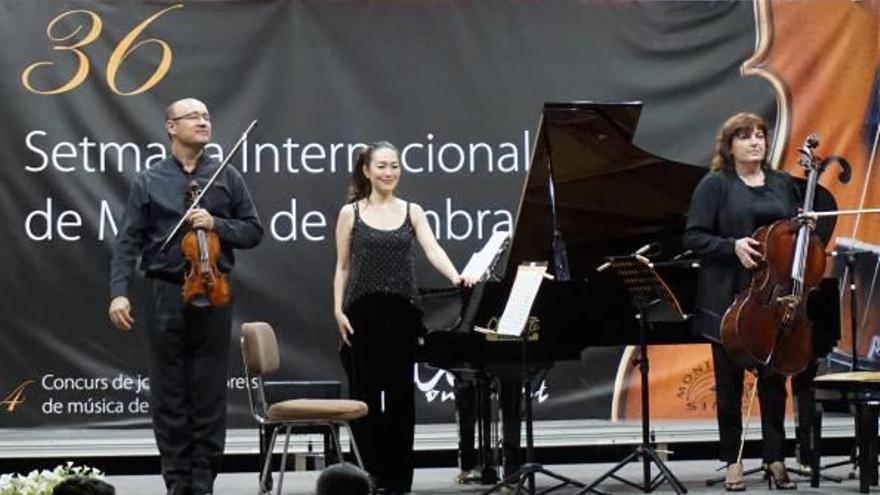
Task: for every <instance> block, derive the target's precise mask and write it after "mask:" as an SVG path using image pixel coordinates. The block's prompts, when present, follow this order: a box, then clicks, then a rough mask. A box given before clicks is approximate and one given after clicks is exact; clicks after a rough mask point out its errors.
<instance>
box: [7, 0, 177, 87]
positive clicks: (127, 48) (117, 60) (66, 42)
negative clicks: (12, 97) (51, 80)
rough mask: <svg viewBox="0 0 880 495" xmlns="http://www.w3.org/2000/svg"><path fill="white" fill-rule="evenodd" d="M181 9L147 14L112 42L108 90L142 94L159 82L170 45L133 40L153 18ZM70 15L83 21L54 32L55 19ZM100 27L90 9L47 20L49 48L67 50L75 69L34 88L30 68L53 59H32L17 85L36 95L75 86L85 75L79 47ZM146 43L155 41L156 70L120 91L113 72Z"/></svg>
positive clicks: (85, 60)
mask: <svg viewBox="0 0 880 495" xmlns="http://www.w3.org/2000/svg"><path fill="white" fill-rule="evenodd" d="M180 8H183V4H177V5H172V6H171V7H168V8H166V9H164V10H161V11H159V12H156V13H155V14H153V15H151V16H150V17H148V18H147V19H145V20H144V21H143V22H141V23H140V24H138V25H137V26H135V27H134V28H133V29H132V30H131V31H129V32H128V34H126V35H125V37H123V38H122V39H121V40H120V41H119V44H118V45H116V48H114V49H113V53H111V54H110V59H109V60H107V85H108V86H110V89H111V90H113V92H114V93H116V94H118V95H123V96H131V95H137V94H140V93H143V92H144V91H147V90H148V89H150V88H152V87H153V86H155V85H156V84H157V83H158V82H159V81H161V80H162V78H163V77H165V74H167V73H168V70H169V69H170V68H171V59H172V58H173V56H172V54H171V47H170V46H169V45H168V43H166V42H165V41H163V40H160V39H156V38H148V39H145V40H141V41H137V42H136V40H137V38H138V36H140V34H141V33H142V32H143V31H144V29H146V28H147V26H149V25H150V24H151V23H152V22H153V21H155V20H156V19H158V18H159V17H161V16H162V15H164V14H165V13H166V12H169V11H171V10H175V9H180ZM74 16H85V20H84V21H83V22H82V23H80V24H78V25H77V26H76V27H75V28H74V29H73V30H72V31H71V32H70V33H68V34H56V33H55V32H54V31H56V29H55V26H56V25H57V24H58V22H59V21H61V20H62V19H65V18H68V17H74ZM102 27H103V21H102V20H101V17H100V16H98V14H96V13H94V12H92V11H91V10H70V11H67V12H64V13H62V14H59V15H58V16H56V17H55V18H54V19H52V20H51V21H50V22H49V25H48V26H47V27H46V35H47V36H48V37H49V39H50V40H52V41H54V42H55V43H56V45H55V46H54V47H52V49H53V50H56V51H60V52H71V53H73V55H75V56H76V62H77V63H76V66H75V68H76V72H75V73H74V74H73V76H72V77H71V78H70V80H68V81H67V82H66V83H64V84H62V85H61V86H59V87H57V88H55V89H45V90H41V89H37V88H35V87H34V86H33V84H31V76H32V75H33V73H34V71H35V70H37V69H39V68H40V67H45V66H52V65H55V62H49V61H44V62H36V63H33V64H31V65H28V66H27V67H25V69H24V70H23V71H22V72H21V84H22V85H23V86H24V87H25V88H27V89H28V91H30V92H32V93H37V94H40V95H57V94H61V93H66V92H68V91H71V90H73V89H75V88H76V87H77V86H79V85H80V84H82V83H83V81H85V80H86V78H87V77H88V76H89V59H88V57H86V54H85V53H84V52H83V51H82V48H83V47H85V46H86V45H88V44H89V43H91V42H93V41H95V40H96V39H97V38H98V36H100V34H101V29H102ZM84 28H86V29H88V32H87V33H86V34H85V35H84V36H82V38H81V39H79V41H76V37H77V35H78V34H80V32H81V31H84V30H85V29H84ZM148 44H156V45H158V46H159V47H160V48H161V50H162V58H161V59H160V60H159V63H158V65H157V66H156V70H155V71H153V73H152V74H151V75H150V77H149V78H147V80H146V81H144V83H143V84H141V85H140V86H138V87H137V88H135V89H133V90H131V91H122V90H120V89H119V87H118V86H117V84H116V75H117V74H118V73H119V68H120V67H121V66H122V63H123V62H125V59H127V58H128V57H129V56H130V55H131V54H132V53H134V52H135V50H137V49H138V48H140V47H142V46H144V45H148Z"/></svg>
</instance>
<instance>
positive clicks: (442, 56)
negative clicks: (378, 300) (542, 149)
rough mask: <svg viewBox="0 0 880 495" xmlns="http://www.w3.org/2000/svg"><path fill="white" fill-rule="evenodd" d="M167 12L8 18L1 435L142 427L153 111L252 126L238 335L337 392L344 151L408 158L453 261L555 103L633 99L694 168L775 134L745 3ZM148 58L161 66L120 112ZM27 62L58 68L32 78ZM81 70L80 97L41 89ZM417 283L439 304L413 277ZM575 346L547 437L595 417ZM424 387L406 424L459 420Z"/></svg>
mask: <svg viewBox="0 0 880 495" xmlns="http://www.w3.org/2000/svg"><path fill="white" fill-rule="evenodd" d="M175 5H176V4H174V3H169V2H129V1H126V2H85V1H82V2H77V1H59V2H27V1H19V0H3V1H0V68H2V70H0V74H3V79H2V81H0V102H2V112H0V119H2V136H3V138H2V140H0V219H2V220H0V225H2V229H3V242H2V244H0V246H2V247H0V254H2V257H0V258H2V260H3V264H4V266H3V269H2V270H0V281H2V287H3V289H2V292H3V296H2V297H0V314H2V328H0V349H3V359H0V399H2V400H3V402H2V404H0V405H2V409H0V427H19V426H42V425H50V426H77V425H80V426H119V427H122V426H145V425H146V424H148V420H149V419H148V415H147V411H148V407H147V406H146V401H147V393H146V391H145V390H143V385H146V384H145V383H144V382H143V380H142V378H143V376H144V375H145V374H146V371H147V356H146V355H145V352H146V337H145V335H144V333H143V329H142V328H139V326H140V325H139V324H140V323H141V322H143V321H144V319H145V316H144V314H143V299H142V298H141V297H140V295H141V293H140V292H139V291H141V290H143V287H142V284H136V286H135V288H134V291H133V293H132V299H133V303H134V316H135V318H136V320H137V321H136V323H135V329H134V330H133V331H132V332H128V333H125V332H119V331H116V330H114V329H112V328H111V326H110V324H109V322H108V319H107V306H108V303H109V294H108V292H109V291H108V284H107V279H108V266H109V259H110V247H111V243H112V241H113V238H114V231H113V225H112V223H113V222H114V221H115V222H116V224H118V223H119V220H120V218H121V214H122V208H123V206H124V201H125V198H126V195H127V192H128V188H129V186H130V184H131V182H132V180H133V178H134V177H135V175H136V173H137V171H138V170H139V169H142V168H144V167H146V166H148V165H149V164H150V163H154V162H155V161H157V160H158V157H159V156H160V155H161V153H164V152H165V146H166V144H167V138H166V136H165V135H164V130H163V120H164V114H163V112H164V109H165V106H166V105H167V104H168V103H170V102H171V101H173V100H175V99H178V98H182V97H188V96H192V97H197V98H199V99H201V100H203V101H204V102H206V104H207V105H208V107H209V108H210V110H211V112H212V116H213V123H214V141H215V143H217V145H219V146H212V147H210V148H208V150H209V152H211V153H214V154H216V153H217V152H218V151H219V150H220V149H221V148H222V150H223V152H224V153H225V152H226V151H227V150H228V149H229V148H231V146H232V144H233V143H234V141H235V140H236V139H237V138H238V136H239V135H240V132H241V131H242V130H243V129H244V127H245V126H246V125H247V124H248V123H249V122H250V120H251V119H255V118H256V119H259V120H260V125H259V127H258V128H257V130H256V131H255V132H254V134H253V136H252V137H251V139H250V140H249V141H248V142H247V143H246V146H245V149H244V151H243V153H241V154H240V155H239V156H238V157H237V158H235V159H234V160H233V162H232V166H235V167H237V168H238V169H239V170H241V171H242V173H243V174H244V177H245V180H246V181H247V184H248V187H249V188H250V191H251V193H252V195H253V197H254V199H255V202H256V204H257V206H258V208H259V211H260V215H261V219H262V221H263V222H264V226H265V227H266V236H265V238H264V241H263V243H262V245H260V246H259V247H258V248H257V249H255V250H253V251H243V252H239V255H238V261H237V266H236V269H235V272H234V275H233V281H234V291H235V312H234V329H233V332H235V335H236V336H237V332H238V326H239V325H240V323H241V322H243V321H251V320H264V321H268V322H270V323H272V325H273V326H274V327H275V328H276V329H277V330H278V331H279V332H280V342H281V346H282V347H281V352H282V363H283V365H282V370H281V372H280V373H279V378H296V379H306V380H308V379H315V380H317V379H339V380H342V379H343V373H342V369H341V366H340V365H339V362H338V359H337V357H336V356H337V354H336V346H337V340H338V338H337V331H336V329H335V323H334V320H333V317H332V275H333V269H334V262H335V248H334V243H333V227H334V225H335V220H336V215H337V212H338V210H339V207H340V206H341V204H342V203H343V202H344V200H345V195H346V187H347V177H348V173H349V165H350V156H351V154H352V153H351V150H350V147H351V146H352V145H355V144H357V143H365V142H370V141H374V140H380V139H387V140H390V141H392V142H394V143H396V144H397V145H398V147H399V148H400V149H401V150H406V154H405V156H404V158H405V163H404V172H403V178H402V181H401V189H400V195H401V196H402V197H404V198H406V199H410V200H413V201H416V202H418V203H420V204H421V205H422V206H423V207H424V208H425V209H426V210H428V211H429V212H431V213H430V215H431V216H429V218H430V219H431V220H432V222H434V221H436V224H437V227H436V228H437V230H438V232H437V234H438V238H439V241H440V244H441V245H442V246H443V247H444V248H445V249H446V250H447V252H448V253H449V255H450V257H451V259H452V260H453V262H454V263H455V264H456V265H457V266H458V267H459V268H461V267H463V266H464V264H465V262H466V261H467V258H468V256H469V255H470V253H471V252H472V251H474V250H476V249H478V248H479V247H480V246H481V245H482V243H483V242H485V240H486V239H488V237H489V235H490V234H491V232H492V230H493V229H495V228H509V227H510V225H509V222H510V218H511V216H512V215H513V214H514V213H513V212H515V211H516V205H517V201H518V199H519V195H520V189H521V186H522V183H523V180H524V177H525V169H526V166H527V163H528V162H529V159H528V156H527V155H528V148H529V147H530V140H531V139H533V137H534V129H535V127H536V125H537V123H538V119H539V112H540V108H541V105H542V104H543V103H544V102H546V101H566V100H594V101H633V100H640V101H642V102H644V111H643V115H642V119H641V123H640V125H639V127H638V131H637V134H636V139H635V141H636V144H637V145H639V146H641V147H642V148H644V149H646V150H648V151H651V152H653V153H655V154H658V155H660V156H664V157H667V158H670V159H673V160H677V161H683V162H688V163H693V164H699V165H706V164H707V163H708V160H709V157H710V153H711V149H712V144H713V138H714V134H715V132H716V130H717V129H718V127H719V125H720V124H721V122H722V121H723V120H724V118H726V117H727V116H728V115H730V114H732V113H734V112H736V111H743V110H749V111H755V112H758V113H761V114H763V115H765V116H767V117H769V118H771V122H772V117H773V112H774V108H775V107H774V105H775V102H774V98H773V93H772V89H771V88H770V86H769V85H768V84H767V83H765V82H763V81H761V80H757V79H754V78H750V79H746V78H742V77H741V76H740V75H739V67H740V65H741V63H742V62H743V60H745V59H746V58H748V57H749V56H750V55H751V53H752V51H753V47H754V42H755V29H754V20H753V12H752V5H751V3H748V2H729V3H728V2H606V1H575V0H570V1H569V0H550V1H547V0H543V1H526V0H520V1H501V0H481V1H479V2H472V1H441V0H426V1H421V2H405V1H383V2H368V1H334V2H326V1H317V0H316V1H282V0H275V1H261V2H252V1H217V2H210V1H199V2H187V3H186V4H185V5H183V4H181V5H182V6H180V7H177V8H174V7H175ZM165 9H168V10H167V11H165V12H164V13H162V14H161V15H160V16H158V17H156V18H154V19H152V20H150V18H151V16H154V15H155V14H157V13H159V12H161V11H163V10H165ZM83 11H88V12H83ZM53 19H56V22H54V24H53V25H52V29H48V33H47V28H48V27H49V25H50V23H52V21H53ZM97 19H100V22H101V25H100V30H99V32H97V34H96V36H95V39H94V40H93V41H91V42H89V43H87V44H84V45H83V46H81V47H78V48H76V49H77V50H80V51H81V52H82V54H83V55H82V57H83V61H78V59H77V55H76V53H75V52H73V51H71V50H70V49H67V50H65V49H60V50H59V49H58V48H59V47H61V48H63V47H65V46H67V47H70V46H71V45H73V44H76V43H78V42H81V41H82V40H83V39H84V37H85V36H86V35H87V34H88V33H89V32H92V31H94V30H95V29H96V20H97ZM139 26H140V27H142V28H143V29H142V31H140V32H139V33H138V32H136V31H137V29H138V27H139ZM77 27H79V30H78V31H76V32H75V30H76V29H77ZM132 33H134V34H135V37H134V39H133V40H130V41H129V42H128V47H127V48H128V49H127V50H125V49H120V48H119V47H120V44H124V43H125V41H126V39H125V37H126V36H128V35H130V34H132ZM150 39H153V40H158V41H145V40H150ZM139 42H144V43H143V44H142V45H138V43H139ZM161 43H165V45H162V44H161ZM123 48H125V46H123ZM114 52H115V58H114ZM163 57H165V60H166V62H167V63H168V64H169V65H168V70H167V73H165V74H164V75H163V76H162V77H161V78H159V79H158V80H157V81H156V82H155V84H153V85H152V86H151V87H149V88H147V89H145V90H144V91H142V92H139V93H138V94H131V95H128V94H124V93H130V92H133V90H135V89H136V88H138V87H139V86H141V85H142V84H143V83H144V82H145V81H147V80H148V78H149V77H150V76H151V74H153V73H154V72H155V71H156V68H157V67H159V66H160V61H161V60H162V59H163ZM39 62H50V63H51V64H47V65H40V66H36V67H35V68H33V69H32V70H31V71H30V72H29V73H28V74H27V76H28V77H27V78H23V73H24V71H25V69H26V68H28V67H29V66H32V65H33V64H36V63H39ZM85 64H87V68H86V74H85V76H84V78H83V79H82V81H81V82H80V83H79V84H76V85H75V87H72V88H71V89H69V90H67V91H64V92H61V93H60V94H55V95H46V94H38V93H37V92H35V91H43V92H45V91H48V90H52V89H53V88H59V87H61V86H63V85H64V84H65V83H67V82H68V81H70V80H71V78H72V77H73V75H74V74H75V73H76V71H77V69H78V68H81V67H83V65H85ZM622 200H624V199H623V198H622ZM111 219H112V221H111ZM417 275H418V278H419V281H420V285H421V286H424V287H440V286H442V285H443V280H442V279H441V278H440V277H439V275H437V274H436V273H435V272H433V270H432V269H431V268H430V266H429V265H428V264H427V262H426V261H425V260H424V259H420V260H419V261H418V265H417ZM589 352H590V356H591V357H590V362H591V366H589V367H587V366H583V365H582V364H581V363H565V364H560V365H558V366H557V367H556V368H555V369H554V371H553V372H552V373H551V374H550V375H549V376H548V378H547V382H546V384H545V386H544V387H542V388H541V390H540V397H539V402H538V404H537V405H536V413H537V415H538V417H539V419H540V418H544V419H564V418H607V417H608V416H609V414H610V408H611V404H610V401H611V398H610V397H611V393H612V388H613V380H614V374H615V372H616V367H617V361H618V359H619V356H620V350H619V349H592V350H590V351H589ZM597 363H601V366H597V365H596V364H597ZM229 369H230V377H231V380H230V389H231V393H230V407H231V416H230V418H231V425H232V426H245V425H250V424H251V423H250V421H249V419H248V417H247V400H246V395H245V393H244V392H243V388H244V383H243V381H242V379H241V376H242V367H241V359H240V355H239V351H238V348H237V346H233V350H232V351H231V353H230V356H229ZM414 378H415V379H416V381H417V385H418V387H419V388H418V389H417V404H418V417H419V421H420V422H451V421H452V420H453V415H452V400H451V399H452V386H451V384H450V381H449V376H448V375H447V374H445V372H442V371H438V370H434V369H430V368H427V367H424V366H421V367H419V368H418V369H417V370H416V374H415V376H414Z"/></svg>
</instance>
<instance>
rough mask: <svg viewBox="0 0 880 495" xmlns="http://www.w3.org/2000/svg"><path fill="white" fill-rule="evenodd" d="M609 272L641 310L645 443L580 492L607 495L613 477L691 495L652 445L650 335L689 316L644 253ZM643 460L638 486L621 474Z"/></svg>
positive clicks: (610, 266) (609, 265) (649, 489)
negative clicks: (659, 326)
mask: <svg viewBox="0 0 880 495" xmlns="http://www.w3.org/2000/svg"><path fill="white" fill-rule="evenodd" d="M600 269H602V270H604V269H608V270H610V271H611V272H612V273H614V274H616V275H617V276H618V277H619V278H620V280H621V281H623V285H624V287H625V288H626V290H627V292H628V293H629V297H630V301H631V302H632V304H633V307H634V308H635V309H636V310H637V311H638V314H637V315H636V318H637V319H638V321H639V358H638V360H637V364H638V366H639V370H640V375H641V382H642V443H641V444H639V446H638V447H636V449H635V450H634V451H633V452H632V453H631V454H629V455H628V456H626V457H625V458H623V460H621V461H620V462H618V463H617V464H616V465H615V466H614V467H612V468H611V469H610V470H608V471H607V472H605V474H603V475H602V476H600V477H599V478H597V479H596V480H595V481H593V482H592V483H590V484H589V485H587V486H586V487H585V488H584V489H583V490H582V491H580V492H579V493H578V495H581V494H583V493H587V492H593V493H604V492H602V491H601V490H599V489H598V488H597V487H598V486H599V485H600V484H601V483H602V482H603V481H605V480H606V479H608V478H613V479H615V480H617V481H620V482H621V483H624V484H626V485H629V486H631V487H633V488H636V489H639V490H642V491H643V492H644V493H650V492H652V491H654V490H655V489H657V488H658V487H659V486H660V485H662V484H663V483H664V482H668V483H669V485H670V486H671V487H672V489H673V490H675V492H676V493H678V494H679V495H681V494H683V493H687V488H685V487H684V485H683V484H682V483H681V481H679V480H678V478H676V477H675V475H674V474H672V471H670V470H669V468H668V467H667V466H666V464H665V463H664V462H663V460H662V459H661V458H660V456H659V455H657V452H656V450H655V449H654V447H653V446H652V445H651V439H650V422H651V417H650V414H651V412H650V405H649V403H648V396H649V394H648V384H649V382H648V333H649V332H650V330H651V327H652V324H653V323H659V322H674V321H684V320H685V319H686V318H687V317H686V316H685V315H684V313H683V312H682V310H681V305H680V304H679V303H678V301H677V300H676V298H675V296H674V295H673V294H672V291H671V290H670V289H669V286H667V285H666V283H665V282H664V281H663V279H662V278H661V277H660V275H658V274H657V272H656V271H655V270H654V265H653V264H652V263H651V262H650V260H648V259H647V258H645V257H643V256H641V255H640V254H634V255H632V256H625V257H619V258H614V259H612V260H610V261H609V262H608V263H606V264H605V265H603V266H602V267H600ZM639 458H641V459H642V482H641V483H636V482H633V481H630V480H628V479H625V478H621V477H620V476H618V475H617V472H618V471H620V470H621V469H623V468H624V467H625V466H626V465H627V464H629V463H630V462H636V461H638V459H639ZM652 462H653V463H654V464H656V465H657V468H658V469H659V470H660V473H658V474H657V476H656V477H652V475H651V463H652Z"/></svg>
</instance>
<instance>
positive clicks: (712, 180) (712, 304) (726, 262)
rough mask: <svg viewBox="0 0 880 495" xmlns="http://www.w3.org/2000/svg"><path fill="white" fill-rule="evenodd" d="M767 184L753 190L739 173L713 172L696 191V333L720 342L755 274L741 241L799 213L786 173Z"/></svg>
mask: <svg viewBox="0 0 880 495" xmlns="http://www.w3.org/2000/svg"><path fill="white" fill-rule="evenodd" d="M764 183H765V185H764V186H761V187H757V188H755V187H749V186H747V185H746V184H745V183H744V182H743V181H742V180H740V179H739V177H737V175H736V173H735V172H733V171H715V172H709V173H708V174H706V176H705V177H703V180H701V181H700V183H699V184H698V185H697V187H696V189H695V190H694V195H693V198H692V199H691V205H690V209H689V210H688V219H687V228H686V230H685V235H684V245H685V247H686V248H687V249H691V250H693V251H694V252H695V253H696V254H697V255H698V256H699V257H700V273H699V275H698V277H697V294H696V301H695V303H694V306H695V310H696V314H695V315H694V323H693V330H694V331H695V332H696V333H699V334H702V335H704V336H705V337H707V338H709V339H711V340H715V341H720V332H721V318H722V316H723V315H724V312H725V311H726V310H727V308H728V307H729V306H730V303H732V302H733V298H734V296H735V295H736V293H737V292H739V291H740V290H741V289H743V288H744V287H746V286H747V284H748V282H749V281H750V280H751V272H750V271H749V270H746V269H745V268H743V266H742V264H741V263H740V261H739V258H737V256H736V253H735V252H734V243H735V242H736V240H737V239H740V238H743V237H749V236H751V235H752V234H753V233H754V231H755V229H757V228H758V227H760V226H762V225H768V224H770V223H772V222H774V221H776V220H779V219H782V218H786V217H791V216H793V215H794V214H795V213H797V206H798V204H799V203H800V201H801V198H800V194H799V193H798V191H797V189H796V188H795V186H794V181H792V179H791V177H789V175H788V174H787V173H785V172H783V171H778V170H766V171H765V172H764Z"/></svg>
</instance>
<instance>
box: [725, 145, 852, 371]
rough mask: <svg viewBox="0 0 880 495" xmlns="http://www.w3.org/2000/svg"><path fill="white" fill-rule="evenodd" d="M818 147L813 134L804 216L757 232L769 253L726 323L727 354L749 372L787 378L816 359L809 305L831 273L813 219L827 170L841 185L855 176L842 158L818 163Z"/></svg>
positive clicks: (805, 155) (804, 151)
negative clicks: (766, 370)
mask: <svg viewBox="0 0 880 495" xmlns="http://www.w3.org/2000/svg"><path fill="white" fill-rule="evenodd" d="M818 145H819V139H818V137H817V136H816V135H815V134H810V135H809V136H807V138H806V140H805V141H804V145H803V146H802V147H801V148H800V150H799V152H800V153H801V159H800V160H799V163H800V164H801V166H802V167H804V169H806V171H807V172H808V179H807V191H806V194H805V196H804V204H803V213H802V214H801V215H798V217H796V218H795V219H784V220H777V221H776V222H773V223H772V224H770V225H768V226H764V227H761V228H759V229H758V230H756V231H755V233H754V234H753V235H752V237H753V238H754V239H755V240H757V241H758V242H760V243H761V248H762V251H763V253H762V258H761V260H760V262H759V263H758V269H757V271H756V272H755V274H754V276H753V278H752V282H751V285H750V287H749V288H748V289H746V290H744V291H743V292H740V293H739V294H737V296H736V298H735V299H734V302H733V304H731V305H730V307H729V308H728V309H727V311H726V312H725V313H724V317H723V318H722V320H721V343H722V345H723V346H724V349H725V350H726V351H727V353H728V355H729V356H730V357H731V359H733V360H734V362H736V363H737V364H739V365H740V366H742V367H744V368H747V369H760V368H763V367H766V366H770V367H771V368H773V369H775V370H777V371H779V372H780V373H782V374H784V375H796V374H798V373H800V372H801V371H803V370H805V369H806V368H807V366H808V365H809V364H810V362H811V360H812V359H813V329H812V322H811V321H810V319H809V318H808V317H807V311H806V302H807V296H809V294H810V292H811V291H812V290H813V289H814V288H815V287H816V286H817V285H819V283H820V282H821V281H822V277H823V275H824V273H825V246H824V245H823V244H822V241H821V240H820V239H819V236H818V235H816V233H815V232H814V231H813V229H814V225H813V224H812V223H811V222H809V221H808V220H807V217H808V216H809V214H810V213H811V212H812V211H813V200H814V198H815V193H816V184H818V182H819V176H820V175H821V173H822V172H823V171H824V169H825V168H826V167H827V165H828V164H829V163H837V164H839V165H840V167H841V169H842V171H841V174H840V177H839V179H840V181H841V182H844V183H845V182H848V181H849V178H850V173H851V170H850V166H849V164H848V163H847V162H846V161H845V160H843V159H841V158H840V157H837V156H832V157H829V158H827V159H825V160H822V159H821V158H820V157H818V156H817V155H816V154H815V149H816V147H818Z"/></svg>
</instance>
